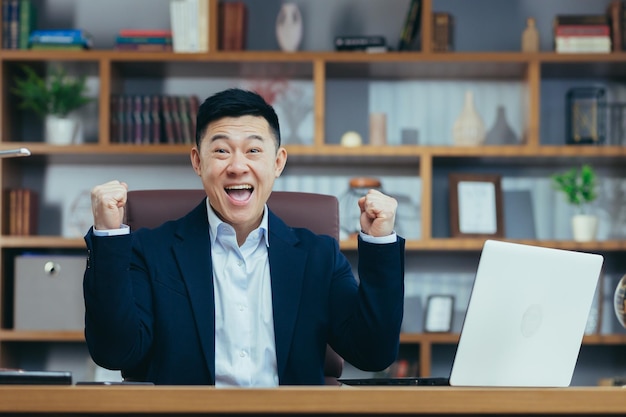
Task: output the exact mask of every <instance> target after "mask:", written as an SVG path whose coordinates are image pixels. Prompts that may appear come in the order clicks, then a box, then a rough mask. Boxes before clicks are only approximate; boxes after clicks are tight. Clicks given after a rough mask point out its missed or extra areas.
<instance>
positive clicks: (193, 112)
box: [189, 95, 200, 143]
mask: <svg viewBox="0 0 626 417" xmlns="http://www.w3.org/2000/svg"><path fill="white" fill-rule="evenodd" d="M199 107H200V100H198V96H194V95H192V96H190V97H189V118H190V122H191V123H190V124H191V141H192V142H194V143H195V141H196V121H197V120H196V119H197V116H198V108H199Z"/></svg>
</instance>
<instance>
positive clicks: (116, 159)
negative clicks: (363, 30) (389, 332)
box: [0, 0, 626, 375]
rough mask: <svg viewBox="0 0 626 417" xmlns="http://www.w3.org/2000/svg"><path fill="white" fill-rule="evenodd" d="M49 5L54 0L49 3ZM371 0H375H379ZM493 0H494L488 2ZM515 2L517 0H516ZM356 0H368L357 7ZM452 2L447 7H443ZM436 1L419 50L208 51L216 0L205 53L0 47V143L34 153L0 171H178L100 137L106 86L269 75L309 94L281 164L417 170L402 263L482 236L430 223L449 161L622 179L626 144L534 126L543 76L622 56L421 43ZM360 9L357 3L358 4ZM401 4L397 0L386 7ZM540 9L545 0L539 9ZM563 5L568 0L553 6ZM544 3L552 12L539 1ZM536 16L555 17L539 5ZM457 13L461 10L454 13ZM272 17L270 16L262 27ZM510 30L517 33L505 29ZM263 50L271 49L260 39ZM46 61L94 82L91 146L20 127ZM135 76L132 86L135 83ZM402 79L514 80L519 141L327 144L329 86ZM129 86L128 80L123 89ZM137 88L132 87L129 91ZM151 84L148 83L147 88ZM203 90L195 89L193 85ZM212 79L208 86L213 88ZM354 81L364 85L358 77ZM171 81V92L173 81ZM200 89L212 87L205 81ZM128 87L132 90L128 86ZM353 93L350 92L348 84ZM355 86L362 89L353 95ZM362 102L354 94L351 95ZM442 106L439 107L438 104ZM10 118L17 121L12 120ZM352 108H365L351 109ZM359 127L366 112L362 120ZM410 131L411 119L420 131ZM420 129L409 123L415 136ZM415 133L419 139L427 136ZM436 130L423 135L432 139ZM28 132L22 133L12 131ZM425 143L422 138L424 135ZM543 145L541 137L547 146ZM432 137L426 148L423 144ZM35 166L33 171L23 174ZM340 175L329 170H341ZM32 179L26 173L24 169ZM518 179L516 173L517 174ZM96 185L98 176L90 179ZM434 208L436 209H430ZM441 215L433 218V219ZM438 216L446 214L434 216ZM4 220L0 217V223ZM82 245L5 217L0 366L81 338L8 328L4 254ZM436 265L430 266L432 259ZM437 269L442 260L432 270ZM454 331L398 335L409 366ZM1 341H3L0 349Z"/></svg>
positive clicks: (451, 251) (600, 75) (460, 248)
mask: <svg viewBox="0 0 626 417" xmlns="http://www.w3.org/2000/svg"><path fill="white" fill-rule="evenodd" d="M47 1H51V2H54V0H47ZM379 1H382V0H379ZM494 1H495V0H494ZM516 1H519V2H521V1H523V0H516ZM366 3H367V2H366ZM444 3H446V4H447V3H449V2H444ZM434 5H437V6H439V5H440V3H439V2H438V1H435V0H423V9H422V10H423V16H422V22H421V23H422V28H423V29H424V31H425V32H424V34H423V35H424V36H423V38H422V44H421V47H422V48H421V49H422V51H403V52H387V53H366V52H334V51H327V50H310V51H299V52H294V53H285V52H280V51H277V50H246V51H219V50H216V46H217V39H216V38H217V23H218V22H217V17H216V15H217V13H216V11H217V0H210V8H209V10H210V13H214V14H215V15H213V16H212V17H211V18H210V19H211V20H210V22H211V23H212V25H213V26H212V27H213V29H212V30H211V32H210V34H209V36H210V42H209V45H210V49H211V51H210V52H207V53H171V52H143V53H132V52H121V51H115V50H112V49H94V50H88V51H30V50H2V54H1V55H0V100H1V101H0V149H10V148H15V147H18V146H20V147H21V146H24V147H28V148H29V149H30V150H31V152H32V156H31V157H29V158H23V159H19V160H18V159H11V160H9V159H7V160H0V178H1V182H2V187H3V189H7V188H11V187H17V186H24V185H25V184H27V185H28V184H36V187H39V188H40V191H41V192H47V191H50V190H49V188H50V187H49V186H48V185H46V184H45V180H44V177H45V175H47V174H46V173H45V170H46V169H48V168H50V167H58V166H63V167H68V166H69V167H72V168H75V167H82V166H84V167H85V168H84V170H85V173H86V174H85V175H89V172H90V167H89V164H95V165H97V166H98V167H99V168H102V167H104V169H112V168H114V167H117V166H118V165H119V166H121V165H137V166H139V165H142V164H145V165H157V166H159V165H163V166H168V167H171V166H176V167H187V166H188V164H189V151H190V146H189V145H179V144H176V145H130V144H114V143H111V142H112V140H111V131H110V126H109V121H110V120H111V111H110V104H111V96H112V95H114V94H139V93H143V90H141V88H144V87H143V85H144V84H141V81H143V80H144V79H148V80H149V82H150V83H152V84H150V85H151V87H149V88H148V87H146V88H147V89H148V90H149V89H150V88H154V91H148V92H149V93H153V92H156V93H161V91H160V90H159V88H164V87H162V84H167V82H168V81H174V82H178V83H180V84H183V83H185V82H186V83H188V84H193V83H197V85H204V84H202V83H204V82H207V83H209V82H212V81H214V80H218V81H220V82H221V83H222V85H223V86H226V85H230V83H231V82H233V81H232V80H233V79H246V78H250V79H251V78H254V77H255V76H258V77H267V78H274V79H289V80H294V81H298V82H302V83H307V84H308V85H310V86H311V89H312V98H311V99H310V100H311V103H310V104H311V107H312V120H313V122H312V125H313V128H312V129H313V133H312V137H313V139H312V143H311V144H306V145H304V144H302V145H300V144H299V145H296V144H287V145H286V147H287V151H288V154H289V162H288V168H289V167H290V166H292V165H293V166H295V167H305V168H306V169H309V170H311V171H314V170H317V171H316V172H324V173H325V172H326V171H332V170H333V169H341V170H342V171H341V172H340V174H344V173H345V172H348V173H352V171H355V172H356V171H359V170H361V171H363V170H364V169H365V168H367V167H372V169H376V170H377V172H382V171H384V170H386V169H389V170H390V171H391V170H393V169H400V168H401V169H402V170H403V173H406V172H408V173H409V174H403V175H405V176H410V177H411V179H418V180H419V182H420V185H421V190H420V201H421V206H420V214H419V217H420V225H421V230H420V231H419V234H418V235H417V238H411V239H409V240H407V245H406V248H407V258H408V259H409V260H410V261H413V262H414V263H419V262H421V259H422V258H421V257H422V255H424V254H426V255H428V256H430V255H439V254H443V255H444V256H445V257H446V260H445V261H443V262H442V263H444V264H445V262H448V259H447V258H448V257H456V256H459V257H471V258H472V259H477V256H478V255H479V253H480V250H481V248H482V245H483V241H484V240H483V239H453V238H448V237H445V236H444V237H441V236H440V235H439V234H438V233H437V231H436V228H437V224H436V223H437V222H438V221H439V222H441V218H445V215H442V214H440V213H439V212H438V210H437V208H435V206H434V203H433V201H434V200H435V197H436V193H437V192H438V191H440V189H441V188H442V187H443V188H445V187H444V186H442V182H441V181H440V180H441V178H444V177H445V175H446V174H447V173H448V172H449V171H451V170H452V169H468V170H480V169H486V170H490V171H499V170H513V171H515V173H516V174H517V173H518V172H522V173H523V174H527V175H529V176H533V175H534V176H544V177H545V176H547V174H546V173H547V172H549V171H551V170H552V169H553V168H554V167H558V168H564V167H568V166H572V165H574V164H578V163H580V162H583V161H585V162H592V163H595V164H598V165H599V166H601V168H602V169H603V170H610V171H613V172H617V173H618V175H620V176H621V177H622V178H623V177H624V176H625V174H624V172H625V169H624V168H623V167H624V162H625V161H626V146H566V145H558V144H554V139H553V138H552V137H550V135H546V134H545V132H544V131H543V130H542V126H543V125H545V123H546V121H547V119H548V118H549V117H548V116H546V114H547V113H546V107H547V106H546V105H545V97H544V95H545V94H548V93H547V91H550V90H549V88H550V87H551V84H559V85H560V84H561V83H571V84H576V83H581V82H583V81H585V80H589V79H591V80H592V81H598V80H599V81H607V82H612V83H616V84H622V85H623V84H624V81H625V80H626V75H625V74H626V53H625V52H615V53H610V54H607V53H598V54H591V53H585V54H557V53H554V52H549V51H542V52H535V53H525V52H517V51H459V52H441V53H440V52H431V45H430V41H431V35H430V33H429V32H428V31H429V28H430V27H431V22H430V20H429V18H430V13H431V12H432V11H433V9H434V7H433V6H434ZM363 7H368V6H363ZM393 7H402V6H393ZM546 7H548V6H546ZM563 8H565V6H563ZM550 10H552V9H550ZM546 13H548V14H549V13H552V12H551V11H547V12H546ZM458 17H459V18H462V16H458ZM272 23H273V22H272ZM511 30H512V31H514V30H515V29H511ZM268 49H270V48H268ZM53 62H62V63H65V64H68V65H71V66H75V67H77V68H79V71H82V72H84V73H86V74H87V75H88V76H89V77H90V78H92V79H94V80H95V82H96V84H97V106H96V107H97V109H96V110H95V112H96V117H97V120H96V122H95V124H96V129H94V130H95V133H94V136H95V138H93V139H94V140H93V142H94V143H87V144H82V145H70V146H52V145H48V144H46V143H44V142H43V139H42V138H41V133H37V132H35V133H33V132H30V131H29V132H28V134H27V133H25V132H27V131H28V129H29V126H28V124H29V122H30V120H21V119H20V118H21V114H19V113H20V111H19V110H18V109H17V106H16V105H15V102H14V97H12V96H11V94H10V92H9V89H10V87H11V82H12V77H13V76H14V75H15V74H16V73H17V71H18V69H19V66H20V65H21V64H27V65H32V66H34V67H36V68H37V69H39V70H43V69H44V68H45V67H46V66H47V65H49V64H51V63H53ZM138 81H139V83H138ZM406 81H420V82H433V83H440V84H447V83H450V82H467V83H475V84H481V85H482V84H490V83H494V84H495V83H507V82H508V83H512V84H517V85H519V86H520V88H519V90H520V91H522V92H521V93H520V95H521V96H522V99H523V101H524V104H523V105H522V108H523V111H522V112H521V113H523V115H522V118H523V119H524V121H523V126H522V127H523V133H522V136H523V139H524V142H523V144H521V145H516V146H512V145H502V146H497V145H485V146H477V147H455V146H452V145H449V146H447V145H444V144H443V143H444V142H445V140H444V139H441V138H436V139H439V142H437V141H435V140H434V139H433V138H430V137H429V138H424V137H423V136H420V143H426V144H420V145H406V144H403V145H397V144H390V145H388V146H370V145H364V146H360V147H356V148H349V147H342V146H340V145H338V144H337V143H339V139H340V134H341V133H342V132H343V131H345V130H347V129H348V128H349V127H348V124H347V123H346V127H345V129H343V127H342V129H343V131H342V132H339V131H338V130H332V129H331V127H333V124H338V123H340V122H341V121H338V119H337V118H334V119H333V118H332V116H333V113H342V114H343V112H345V113H349V112H350V110H351V109H350V108H348V106H341V105H338V104H335V99H336V96H333V95H332V94H333V92H334V89H335V88H337V86H343V85H344V84H348V85H352V84H353V83H355V84H356V83H361V84H363V85H369V84H373V83H379V82H380V83H384V82H389V83H396V84H401V83H403V82H406ZM131 84H133V86H129V85H131ZM137 84H139V85H140V86H141V87H137ZM154 85H157V86H158V87H152V86H154ZM201 88H204V87H201ZM211 88H212V87H211ZM359 88H361V89H362V90H366V89H367V88H368V87H362V86H359ZM172 89H173V90H175V89H176V88H175V87H173V88H172ZM209 89H210V88H209ZM137 91H139V93H138V92H137ZM351 92H353V91H352V90H351ZM361 92H362V91H361ZM361 98H362V97H361ZM444 110H445V111H448V109H444ZM17 116H19V117H17ZM360 116H363V115H360ZM361 118H362V123H366V117H361ZM420 128H421V127H420ZM422 134H423V131H420V135H422ZM424 135H426V134H424ZM433 136H434V135H433ZM23 139H26V140H23ZM422 139H433V140H432V142H428V141H424V142H421V140H422ZM551 141H552V142H551ZM431 143H437V144H431ZM33 172H34V173H36V174H32V173H33ZM340 174H337V175H340ZM37 175H39V177H37V178H34V179H33V176H35V177H36V176H37ZM521 175H522V174H520V176H521ZM94 184H95V183H94ZM5 199H6V198H5V197H0V203H2V204H0V217H2V218H3V219H6V217H7V215H6V208H5ZM439 211H441V210H439ZM438 216H439V217H441V218H439V217H438ZM445 220H447V219H445ZM3 223H5V222H3ZM507 240H510V241H514V242H519V243H526V244H532V245H539V246H549V247H554V248H560V249H568V250H581V251H591V252H600V253H603V254H605V256H606V257H607V259H608V260H609V262H608V263H607V264H608V265H609V267H610V268H612V272H619V271H621V269H622V268H626V266H624V261H622V260H621V259H622V258H624V259H626V257H624V254H625V253H626V242H625V241H624V240H623V239H617V238H610V239H608V240H602V241H598V242H588V243H577V242H573V241H569V240H558V239H507ZM341 248H342V250H344V251H345V252H346V253H348V254H349V255H350V256H351V255H354V254H355V251H356V249H357V247H356V241H354V240H343V241H342V242H341ZM83 249H85V245H84V241H83V239H82V238H64V237H60V236H54V235H40V236H8V235H7V226H6V225H3V227H2V234H1V235H0V261H1V263H2V270H1V271H0V295H1V298H0V323H2V326H0V367H1V366H3V365H4V364H5V362H6V360H8V359H5V358H9V357H10V358H11V360H13V357H15V356H18V357H19V354H17V355H16V353H18V352H17V351H19V349H18V348H17V347H16V346H17V345H19V344H21V343H31V342H34V343H37V344H41V345H45V344H46V343H48V342H83V341H84V336H83V335H82V332H24V331H15V330H12V329H10V325H11V316H12V313H11V312H10V311H9V309H10V307H11V306H12V299H11V297H12V295H11V294H10V289H11V284H12V275H11V274H12V273H13V271H12V269H11V268H12V267H11V264H12V257H13V256H15V255H16V254H19V253H21V252H26V251H40V252H45V251H51V252H55V253H56V252H62V251H70V252H74V253H76V252H78V251H81V250H83ZM440 267H441V265H440ZM443 268H444V269H445V265H444V266H443ZM457 342H458V334H403V335H402V337H401V343H402V344H406V345H419V351H420V353H419V355H420V369H421V372H422V374H423V375H428V374H429V372H430V370H431V366H432V361H433V358H434V357H435V356H436V349H437V348H438V346H437V345H454V344H456V343H457ZM6 344H12V345H13V346H10V347H8V348H7V347H6ZM584 344H585V345H589V346H612V347H615V349H616V350H618V349H619V348H621V347H624V346H626V335H619V334H598V335H592V336H585V339H584Z"/></svg>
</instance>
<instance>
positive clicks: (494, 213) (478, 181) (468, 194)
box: [448, 173, 504, 237]
mask: <svg viewBox="0 0 626 417" xmlns="http://www.w3.org/2000/svg"><path fill="white" fill-rule="evenodd" d="M448 178H449V185H450V233H451V235H452V237H504V218H503V213H502V212H503V209H502V187H501V185H500V182H501V177H500V175H489V174H458V173H452V174H450V175H449V177H448Z"/></svg>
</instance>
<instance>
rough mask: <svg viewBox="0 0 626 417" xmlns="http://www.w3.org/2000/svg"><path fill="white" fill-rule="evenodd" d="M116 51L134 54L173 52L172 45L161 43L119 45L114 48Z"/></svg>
mask: <svg viewBox="0 0 626 417" xmlns="http://www.w3.org/2000/svg"><path fill="white" fill-rule="evenodd" d="M113 49H115V50H116V51H133V52H171V51H172V45H168V44H160V43H118V44H115V46H114V47H113Z"/></svg>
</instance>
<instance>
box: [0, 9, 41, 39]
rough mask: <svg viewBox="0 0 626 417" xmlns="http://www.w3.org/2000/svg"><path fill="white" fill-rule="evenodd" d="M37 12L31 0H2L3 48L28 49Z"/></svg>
mask: <svg viewBox="0 0 626 417" xmlns="http://www.w3.org/2000/svg"><path fill="white" fill-rule="evenodd" d="M36 22H37V13H36V9H35V6H34V5H33V3H32V1H31V0H2V48H3V49H28V40H29V36H30V33H31V31H32V30H33V29H34V28H35V25H36Z"/></svg>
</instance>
